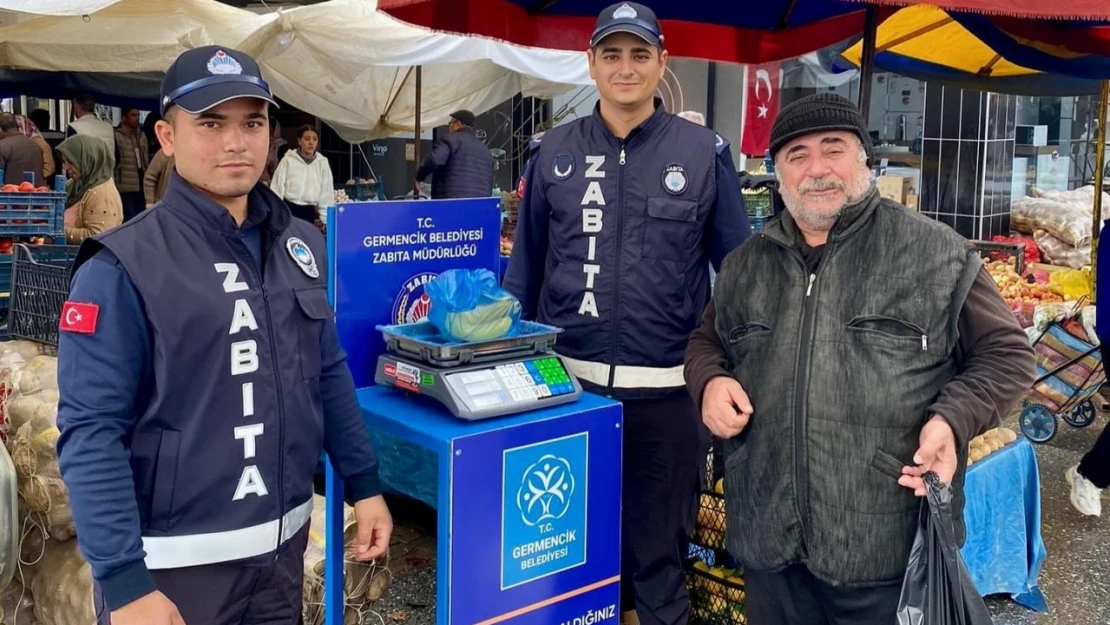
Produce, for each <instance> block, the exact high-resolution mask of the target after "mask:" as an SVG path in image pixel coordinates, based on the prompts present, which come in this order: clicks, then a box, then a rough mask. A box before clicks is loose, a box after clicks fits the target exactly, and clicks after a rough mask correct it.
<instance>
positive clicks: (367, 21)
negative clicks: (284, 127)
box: [239, 0, 593, 143]
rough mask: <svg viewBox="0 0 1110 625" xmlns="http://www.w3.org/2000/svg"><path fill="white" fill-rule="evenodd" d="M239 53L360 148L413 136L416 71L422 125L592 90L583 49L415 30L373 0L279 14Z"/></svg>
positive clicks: (334, 0) (335, 0)
mask: <svg viewBox="0 0 1110 625" xmlns="http://www.w3.org/2000/svg"><path fill="white" fill-rule="evenodd" d="M239 49H240V50H242V51H244V52H247V53H248V54H251V55H252V56H254V58H255V59H257V60H258V61H259V63H260V64H261V65H262V72H263V75H264V77H265V78H266V80H267V81H269V83H270V86H271V88H272V89H273V91H274V93H275V94H276V95H277V96H278V97H280V98H281V99H283V100H285V101H286V102H289V103H290V104H292V105H293V106H295V107H297V108H299V109H301V110H304V111H307V112H309V113H312V114H313V115H316V116H317V117H319V118H320V119H322V120H324V121H325V122H327V123H328V125H330V126H331V127H332V128H334V129H335V130H336V132H338V133H339V134H340V136H342V137H343V138H344V139H346V140H347V141H350V142H352V143H357V142H361V141H367V140H370V139H375V138H380V137H386V136H389V135H392V134H394V133H396V132H398V131H407V132H412V131H413V130H414V127H415V123H416V102H417V96H416V77H415V72H414V71H413V68H415V67H421V81H422V85H421V86H422V88H421V96H420V102H421V106H420V109H421V126H422V127H424V128H431V127H434V126H437V125H440V124H443V123H445V122H446V121H447V118H448V116H449V115H450V114H451V113H452V112H454V111H455V110H458V109H468V110H470V111H473V112H474V113H475V114H480V113H483V112H485V111H487V110H489V109H491V108H493V107H494V106H496V105H498V104H500V103H501V102H504V101H505V100H508V99H509V98H511V97H512V96H514V95H515V94H517V93H523V94H524V95H525V96H534V97H539V98H550V97H554V96H555V95H558V94H560V93H564V92H566V91H568V90H570V89H572V88H574V86H576V85H592V84H593V81H591V80H590V77H589V67H588V64H587V61H586V55H585V53H584V52H583V53H576V52H564V51H553V50H543V49H539V48H526V47H521V46H514V45H511V44H506V43H502V42H498V41H493V40H489V39H480V38H472V37H462V36H458V35H449V34H442V33H437V32H433V31H430V30H425V29H422V28H417V27H415V26H411V25H409V24H405V23H404V22H400V21H398V20H395V19H394V18H392V17H389V16H387V15H385V14H383V13H380V12H378V10H377V2H376V0H331V1H330V2H324V3H321V4H315V5H309V6H303V7H297V8H294V9H289V10H284V11H282V12H281V13H280V14H279V15H278V16H277V19H275V20H274V21H272V22H270V23H268V24H266V25H264V26H262V27H261V28H260V29H259V30H258V31H257V32H255V33H254V34H253V35H251V36H250V37H248V38H247V40H246V41H244V42H243V44H242V45H241V46H239Z"/></svg>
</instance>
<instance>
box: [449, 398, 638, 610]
mask: <svg viewBox="0 0 1110 625" xmlns="http://www.w3.org/2000/svg"><path fill="white" fill-rule="evenodd" d="M571 408H573V406H571ZM620 428H621V408H620V405H619V404H616V403H604V404H602V405H600V406H599V405H594V406H591V407H590V409H588V410H582V411H581V412H578V413H570V414H567V415H566V416H563V417H561V418H558V419H547V420H537V421H535V422H531V423H524V424H514V425H513V427H506V428H504V429H491V430H488V431H482V432H479V433H476V434H475V435H473V436H464V437H461V438H458V439H456V440H455V441H454V442H453V443H452V447H453V450H454V452H453V454H452V460H453V462H452V468H451V475H452V477H451V498H450V501H451V504H450V506H451V534H450V536H451V537H452V539H451V541H450V546H449V551H450V554H449V563H448V565H449V567H450V569H449V571H450V573H449V580H448V592H449V597H448V600H447V604H448V606H447V607H448V610H449V617H448V618H447V619H446V621H444V620H441V619H439V620H440V622H447V623H451V624H463V623H465V624H468V625H473V624H477V623H485V624H493V623H502V622H504V623H514V624H516V623H520V624H531V623H534V624H536V625H540V624H543V625H551V624H557V623H574V622H579V623H593V624H595V625H600V624H604V623H614V624H615V623H617V622H618V620H619V618H620V601H619V594H620V593H619V586H620V584H619V580H620V577H619V576H620V548H619V546H620V499H621V483H620V473H621V472H620V467H621V462H620V458H621V429H620ZM441 557H442V556H441ZM578 619H581V620H578Z"/></svg>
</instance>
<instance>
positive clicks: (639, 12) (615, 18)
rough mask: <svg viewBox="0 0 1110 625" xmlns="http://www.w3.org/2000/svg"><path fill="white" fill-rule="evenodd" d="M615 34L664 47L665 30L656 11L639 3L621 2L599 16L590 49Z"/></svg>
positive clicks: (591, 38)
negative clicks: (634, 36)
mask: <svg viewBox="0 0 1110 625" xmlns="http://www.w3.org/2000/svg"><path fill="white" fill-rule="evenodd" d="M613 33H629V34H632V35H636V36H637V37H639V38H640V39H643V40H644V41H646V42H648V43H649V44H651V45H653V46H662V45H663V29H662V28H660V26H659V20H658V19H656V17H655V11H652V10H651V9H649V8H647V7H646V6H644V5H642V4H639V3H637V2H620V3H617V4H614V5H612V6H610V7H609V8H607V9H605V10H604V11H602V12H601V15H598V16H597V25H596V26H594V34H593V35H592V36H591V37H590V47H591V48H596V47H597V44H599V43H601V40H602V39H604V38H606V37H608V36H609V35H612V34H613Z"/></svg>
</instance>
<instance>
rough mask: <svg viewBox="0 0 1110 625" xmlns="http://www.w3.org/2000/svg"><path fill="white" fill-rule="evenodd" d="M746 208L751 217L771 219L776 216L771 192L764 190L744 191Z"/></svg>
mask: <svg viewBox="0 0 1110 625" xmlns="http://www.w3.org/2000/svg"><path fill="white" fill-rule="evenodd" d="M743 195H744V206H745V208H747V209H748V216H749V217H770V216H771V215H772V214H774V207H773V206H772V203H771V191H770V190H769V189H766V188H763V189H759V190H758V191H748V190H745V191H743Z"/></svg>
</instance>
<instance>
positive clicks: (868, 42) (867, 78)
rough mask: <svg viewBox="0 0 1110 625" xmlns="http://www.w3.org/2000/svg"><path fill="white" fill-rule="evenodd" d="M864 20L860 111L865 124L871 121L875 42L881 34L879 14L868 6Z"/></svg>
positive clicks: (860, 66) (860, 65)
mask: <svg viewBox="0 0 1110 625" xmlns="http://www.w3.org/2000/svg"><path fill="white" fill-rule="evenodd" d="M864 11H865V13H864V18H863V53H862V56H861V57H860V63H859V109H860V112H861V113H863V121H864V123H868V122H870V121H871V119H870V118H871V80H872V77H873V76H874V75H875V40H876V39H878V33H879V14H878V11H877V10H876V9H875V7H873V6H870V5H868V6H867V8H866V9H864Z"/></svg>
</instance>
